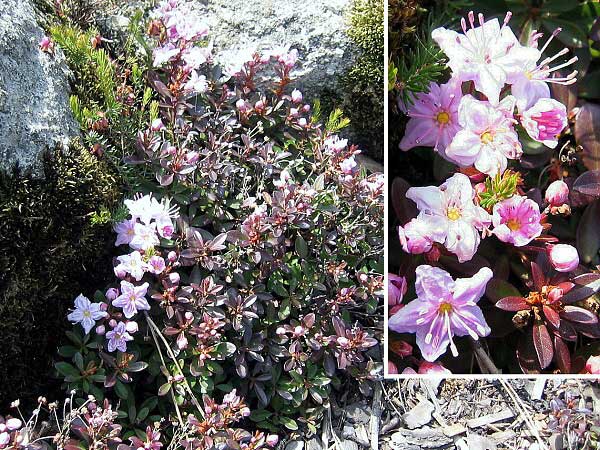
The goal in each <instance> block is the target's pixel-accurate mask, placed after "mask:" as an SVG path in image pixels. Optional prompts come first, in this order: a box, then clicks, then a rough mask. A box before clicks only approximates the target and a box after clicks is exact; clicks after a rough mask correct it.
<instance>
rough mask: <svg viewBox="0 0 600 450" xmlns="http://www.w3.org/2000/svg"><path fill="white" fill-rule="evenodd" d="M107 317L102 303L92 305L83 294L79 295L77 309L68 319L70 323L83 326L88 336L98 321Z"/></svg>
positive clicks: (76, 300) (76, 303) (76, 302)
mask: <svg viewBox="0 0 600 450" xmlns="http://www.w3.org/2000/svg"><path fill="white" fill-rule="evenodd" d="M107 315H108V314H107V313H106V311H102V309H101V303H92V302H90V300H89V299H88V298H87V297H85V296H84V295H83V294H79V295H78V296H77V298H76V299H75V309H74V310H73V312H71V313H70V314H69V315H68V316H67V319H68V320H69V321H70V322H73V323H79V324H81V326H82V327H83V330H84V331H85V334H88V333H89V332H90V330H91V329H92V328H94V326H96V321H97V320H100V319H102V318H104V317H106V316H107Z"/></svg>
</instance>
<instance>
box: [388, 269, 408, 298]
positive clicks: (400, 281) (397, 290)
mask: <svg viewBox="0 0 600 450" xmlns="http://www.w3.org/2000/svg"><path fill="white" fill-rule="evenodd" d="M407 289H408V285H407V283H406V278H404V277H399V276H398V275H394V274H393V273H388V305H389V306H395V305H397V304H399V303H402V298H403V297H404V294H406V290H407Z"/></svg>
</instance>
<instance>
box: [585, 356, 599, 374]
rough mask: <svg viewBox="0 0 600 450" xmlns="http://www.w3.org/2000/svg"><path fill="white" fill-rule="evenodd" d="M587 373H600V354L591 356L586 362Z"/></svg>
mask: <svg viewBox="0 0 600 450" xmlns="http://www.w3.org/2000/svg"><path fill="white" fill-rule="evenodd" d="M585 371H586V373H593V374H594V375H598V374H600V356H590V357H589V358H588V360H587V362H586V363H585Z"/></svg>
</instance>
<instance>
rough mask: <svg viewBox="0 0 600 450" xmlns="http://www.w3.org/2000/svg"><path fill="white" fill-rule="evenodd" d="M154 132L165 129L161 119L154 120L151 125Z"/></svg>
mask: <svg viewBox="0 0 600 450" xmlns="http://www.w3.org/2000/svg"><path fill="white" fill-rule="evenodd" d="M150 129H151V130H152V131H161V130H164V129H165V125H164V123H163V122H162V120H160V119H154V120H153V121H152V124H151V125H150Z"/></svg>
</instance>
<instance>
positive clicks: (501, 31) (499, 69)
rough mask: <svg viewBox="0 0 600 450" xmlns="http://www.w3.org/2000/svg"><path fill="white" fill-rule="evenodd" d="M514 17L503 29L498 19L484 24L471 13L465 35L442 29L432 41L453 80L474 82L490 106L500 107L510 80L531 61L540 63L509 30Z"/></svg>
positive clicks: (462, 22) (532, 51)
mask: <svg viewBox="0 0 600 450" xmlns="http://www.w3.org/2000/svg"><path fill="white" fill-rule="evenodd" d="M510 16H511V13H508V14H507V15H506V18H505V19H504V23H503V24H502V25H500V22H499V21H498V19H492V20H488V21H487V22H486V21H484V17H483V15H482V14H479V15H478V23H479V26H475V14H473V12H472V11H471V12H469V14H468V19H469V25H470V28H468V27H467V22H466V20H465V19H464V18H463V19H461V25H462V30H463V34H459V33H457V32H456V31H453V30H447V29H445V28H443V27H441V28H436V29H435V30H433V31H432V33H431V37H432V38H433V40H434V41H435V42H437V44H438V45H439V46H440V47H441V49H442V50H443V51H444V53H445V54H446V55H447V56H448V59H449V60H448V66H449V67H450V68H451V69H452V76H453V77H457V78H459V79H460V80H462V81H473V82H474V83H475V89H477V90H478V91H479V92H482V93H483V94H485V96H486V97H487V98H488V100H489V101H490V103H492V104H493V105H496V104H498V102H499V101H500V91H501V90H502V88H503V87H504V84H505V83H506V82H507V80H508V79H509V77H510V76H511V75H512V74H513V73H517V72H519V71H520V70H522V68H523V67H524V66H525V64H527V62H529V61H537V59H538V57H539V51H538V50H537V49H534V48H530V47H524V46H522V45H521V44H519V41H518V39H517V37H516V36H515V35H514V33H513V32H512V30H511V29H510V27H508V26H507V23H508V21H509V20H510Z"/></svg>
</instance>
